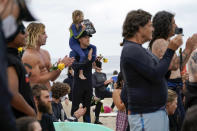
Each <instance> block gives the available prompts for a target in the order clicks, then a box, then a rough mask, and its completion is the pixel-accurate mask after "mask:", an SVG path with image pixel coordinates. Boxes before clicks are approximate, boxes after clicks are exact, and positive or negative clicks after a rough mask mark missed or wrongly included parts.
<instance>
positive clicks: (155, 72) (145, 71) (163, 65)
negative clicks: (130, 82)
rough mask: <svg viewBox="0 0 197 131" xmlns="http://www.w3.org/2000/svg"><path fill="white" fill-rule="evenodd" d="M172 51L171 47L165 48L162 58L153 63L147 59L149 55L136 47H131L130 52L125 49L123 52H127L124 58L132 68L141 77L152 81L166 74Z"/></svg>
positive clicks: (156, 80)
mask: <svg viewBox="0 0 197 131" xmlns="http://www.w3.org/2000/svg"><path fill="white" fill-rule="evenodd" d="M174 52H175V51H173V50H171V49H167V50H166V52H165V54H164V56H163V58H162V59H161V60H160V61H159V62H158V63H154V62H153V61H151V60H150V59H148V57H150V55H148V54H147V52H145V51H142V50H139V49H138V48H133V50H132V52H131V50H129V49H126V52H125V54H127V56H125V58H126V59H127V60H126V61H127V62H128V64H130V65H132V68H133V69H134V70H136V71H137V72H138V73H139V74H141V75H142V76H143V77H145V78H146V79H148V80H150V81H152V82H158V81H161V80H162V79H163V77H164V76H165V75H166V73H167V71H168V67H169V65H170V62H171V59H172V57H173V55H174ZM128 54H129V55H128Z"/></svg>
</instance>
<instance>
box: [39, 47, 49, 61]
mask: <svg viewBox="0 0 197 131" xmlns="http://www.w3.org/2000/svg"><path fill="white" fill-rule="evenodd" d="M40 53H41V54H42V55H44V56H45V57H47V58H49V59H50V54H49V52H48V51H47V50H45V49H40Z"/></svg>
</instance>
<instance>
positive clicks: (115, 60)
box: [52, 56, 120, 82]
mask: <svg viewBox="0 0 197 131" xmlns="http://www.w3.org/2000/svg"><path fill="white" fill-rule="evenodd" d="M105 58H107V59H108V62H107V63H104V62H102V63H103V64H102V68H103V70H102V72H104V73H106V74H107V78H110V77H111V76H112V73H113V71H114V70H117V71H118V72H119V71H120V56H105ZM57 60H58V59H56V58H53V59H52V64H53V63H55V62H57ZM92 72H94V69H93V70H92ZM65 78H67V68H66V69H64V70H63V71H62V72H61V74H60V76H59V77H58V79H57V80H56V81H60V82H62V81H63V80H64V79H65Z"/></svg>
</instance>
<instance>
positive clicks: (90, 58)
mask: <svg viewBox="0 0 197 131" xmlns="http://www.w3.org/2000/svg"><path fill="white" fill-rule="evenodd" d="M92 52H93V50H92V48H91V49H90V50H89V53H88V60H89V61H90V60H92Z"/></svg>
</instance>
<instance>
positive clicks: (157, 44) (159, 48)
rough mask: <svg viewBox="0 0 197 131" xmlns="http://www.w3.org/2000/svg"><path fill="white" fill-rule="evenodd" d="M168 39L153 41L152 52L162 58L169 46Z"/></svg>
mask: <svg viewBox="0 0 197 131" xmlns="http://www.w3.org/2000/svg"><path fill="white" fill-rule="evenodd" d="M168 43H169V42H168V41H166V40H165V39H157V40H155V41H154V42H153V45H152V52H153V54H155V55H156V56H157V57H158V58H159V59H161V58H162V57H163V55H164V53H165V51H166V49H167V47H168Z"/></svg>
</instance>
